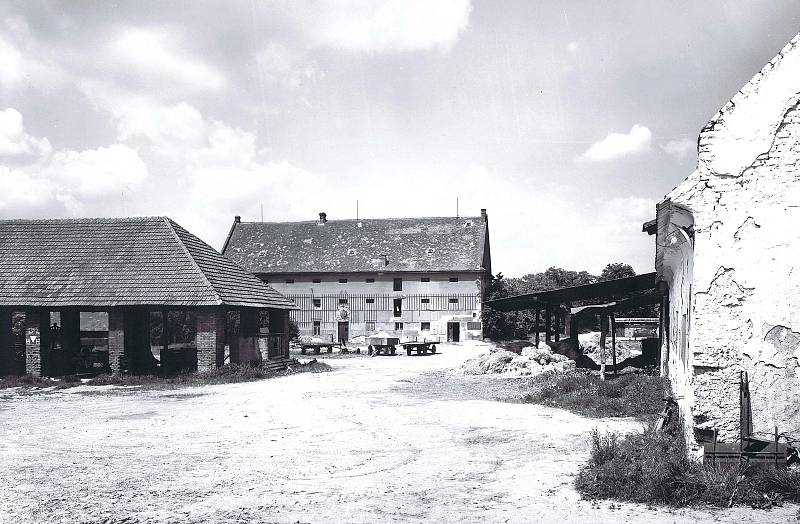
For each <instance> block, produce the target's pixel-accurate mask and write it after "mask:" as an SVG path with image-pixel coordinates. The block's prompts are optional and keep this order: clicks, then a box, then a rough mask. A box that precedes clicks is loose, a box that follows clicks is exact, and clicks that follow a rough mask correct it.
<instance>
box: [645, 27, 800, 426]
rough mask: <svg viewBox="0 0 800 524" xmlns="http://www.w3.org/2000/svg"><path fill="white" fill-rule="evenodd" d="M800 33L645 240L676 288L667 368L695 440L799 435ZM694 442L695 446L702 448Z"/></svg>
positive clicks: (728, 116)
mask: <svg viewBox="0 0 800 524" xmlns="http://www.w3.org/2000/svg"><path fill="white" fill-rule="evenodd" d="M798 224H800V35H798V36H796V37H795V38H794V39H793V40H792V41H791V42H789V44H787V45H786V47H785V48H784V49H783V50H781V52H780V53H779V54H778V55H777V56H776V57H775V58H774V59H772V60H771V61H770V63H769V64H767V65H766V66H765V67H764V68H763V69H762V70H761V71H760V72H759V73H758V74H756V75H755V77H753V79H752V80H751V81H750V82H749V83H748V84H747V85H745V86H744V87H743V88H742V89H741V90H740V91H739V92H738V93H737V94H736V95H735V96H734V97H733V99H731V101H730V102H728V103H727V104H726V105H725V106H724V107H723V108H722V109H721V110H720V111H719V112H718V113H717V114H716V115H715V116H714V118H713V119H712V120H711V121H710V122H709V123H708V124H707V125H706V126H705V127H704V128H703V130H702V131H701V133H700V137H699V140H698V163H697V169H696V170H695V171H694V172H693V173H692V174H691V175H690V176H689V177H688V178H687V179H686V180H684V181H683V182H682V183H681V184H679V185H678V186H677V187H676V188H675V189H674V190H672V191H671V192H670V193H669V194H668V195H667V196H666V198H665V199H664V201H663V202H661V203H660V204H659V205H658V209H657V218H656V220H654V221H652V222H650V223H647V224H645V227H644V229H645V231H647V232H649V233H650V234H653V235H655V237H656V261H655V264H656V270H657V272H658V279H659V281H661V282H663V283H664V287H668V289H669V300H668V308H667V318H666V321H667V322H666V323H667V326H668V330H667V333H666V337H665V344H664V347H663V350H662V356H663V369H664V371H665V372H666V373H668V374H669V377H670V379H671V382H672V386H673V390H674V392H675V394H676V395H677V397H678V399H679V403H680V405H681V408H682V409H681V411H682V413H683V415H684V423H685V425H686V429H687V434H688V435H689V436H690V439H691V436H692V435H693V436H694V437H696V438H697V439H705V438H709V433H711V432H714V431H716V432H717V434H718V436H719V438H720V440H723V441H725V440H727V441H733V440H736V439H737V438H739V435H740V418H739V405H740V400H739V399H740V389H739V387H740V386H739V383H740V379H741V377H742V376H743V375H742V373H744V372H746V373H747V374H748V376H749V389H750V401H751V404H752V414H753V430H754V432H755V433H756V434H760V435H762V436H763V435H771V434H772V432H774V431H775V428H776V427H777V428H778V430H779V431H781V432H784V431H786V432H789V433H792V434H796V433H797V432H798V428H800V404H798V398H800V229H798V227H797V225H798ZM692 440H693V439H692Z"/></svg>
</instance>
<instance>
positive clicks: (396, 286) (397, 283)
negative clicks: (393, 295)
mask: <svg viewBox="0 0 800 524" xmlns="http://www.w3.org/2000/svg"><path fill="white" fill-rule="evenodd" d="M392 290H393V291H403V279H402V278H395V279H394V280H393V283H392Z"/></svg>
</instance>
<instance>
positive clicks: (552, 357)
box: [462, 346, 575, 376]
mask: <svg viewBox="0 0 800 524" xmlns="http://www.w3.org/2000/svg"><path fill="white" fill-rule="evenodd" d="M571 369H575V362H574V361H572V360H570V359H568V358H567V357H565V356H564V355H559V354H558V353H553V352H552V351H551V350H550V348H543V347H539V348H536V347H533V346H530V347H526V348H522V353H521V354H519V355H518V354H516V353H512V352H511V351H506V350H503V349H498V350H496V351H491V352H489V353H486V354H483V355H481V356H479V357H478V358H473V359H471V360H467V361H466V362H465V363H464V365H463V366H462V371H463V373H464V374H465V375H487V374H501V373H502V374H509V375H515V376H532V375H540V374H542V373H563V372H564V371H568V370H571Z"/></svg>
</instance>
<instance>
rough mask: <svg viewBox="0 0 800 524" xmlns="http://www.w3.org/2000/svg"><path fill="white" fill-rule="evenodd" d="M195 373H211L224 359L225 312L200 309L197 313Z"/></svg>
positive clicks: (222, 310)
mask: <svg viewBox="0 0 800 524" xmlns="http://www.w3.org/2000/svg"><path fill="white" fill-rule="evenodd" d="M196 342H197V371H211V370H212V369H216V368H217V367H218V366H220V365H222V361H223V359H224V357H225V310H224V309H222V308H219V309H201V310H199V311H198V312H197V338H196Z"/></svg>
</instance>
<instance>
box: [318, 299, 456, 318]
mask: <svg viewBox="0 0 800 524" xmlns="http://www.w3.org/2000/svg"><path fill="white" fill-rule="evenodd" d="M419 301H420V302H421V303H423V304H430V302H431V299H429V298H421V299H420V300H419ZM364 302H366V303H367V304H374V303H375V299H374V298H367V299H364ZM448 302H449V303H450V304H458V298H450V299H448ZM311 303H312V304H313V305H314V308H315V309H322V299H321V298H314V299H311ZM347 304H348V299H346V298H340V299H339V305H340V306H346V305H347ZM402 308H403V299H402V298H395V299H394V309H395V311H400V310H402ZM395 316H399V315H395Z"/></svg>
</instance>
